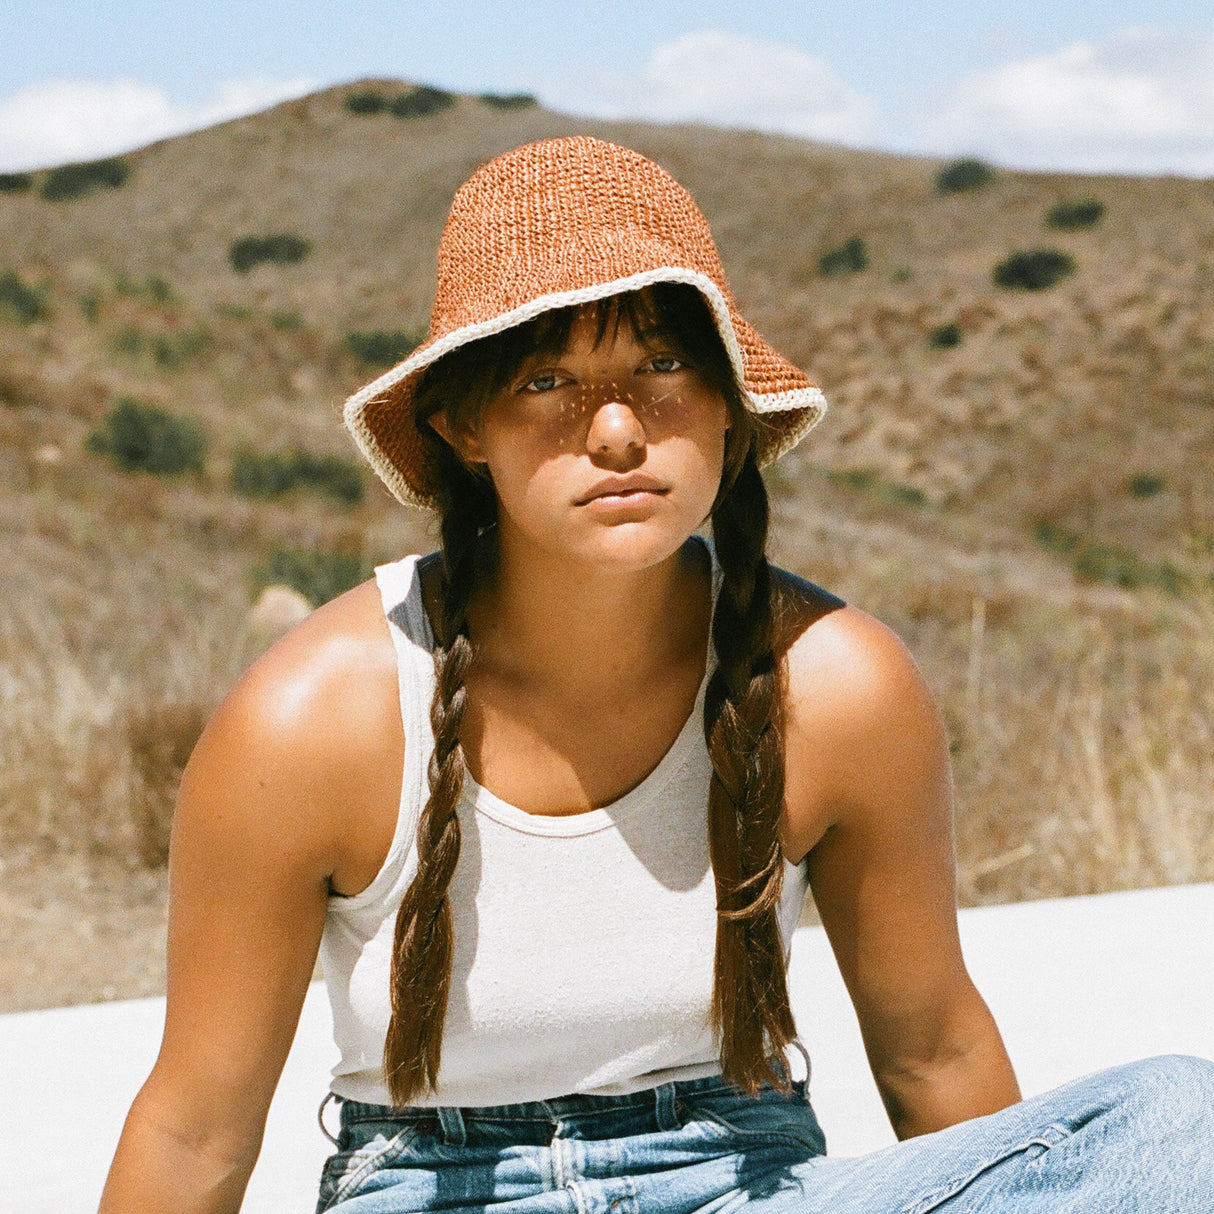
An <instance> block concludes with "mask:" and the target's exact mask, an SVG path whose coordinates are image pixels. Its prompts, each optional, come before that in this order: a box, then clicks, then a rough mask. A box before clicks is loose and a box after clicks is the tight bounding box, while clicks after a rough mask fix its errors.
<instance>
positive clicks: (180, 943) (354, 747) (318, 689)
mask: <svg viewBox="0 0 1214 1214" xmlns="http://www.w3.org/2000/svg"><path fill="white" fill-rule="evenodd" d="M371 590H372V591H374V587H373V586H372V587H371ZM360 593H361V595H362V599H363V600H364V601H365V600H366V598H367V595H366V593H365V590H363V589H362V588H360V590H359V591H355V592H352V595H353V596H354V602H353V603H352V602H350V601H347V602H346V603H345V604H340V605H330V608H328V609H326V608H322V609H321V611H320V612H317V613H315V614H314V616H313V617H311V618H310V619H309V620H308V621H305V623H304V624H303V625H301V626H300V628H299V629H297V630H296V631H295V632H294V633H292V634H291V635H289V636H288V637H287V638H286V639H285V640H284V641H282V642H280V644H279V645H278V646H276V647H275V649H274V650H271V652H270V654H268V655H266V657H264V658H263V659H262V660H261V661H260V662H259V663H257V664H256V665H255V666H254V667H253V668H252V670H250V671H249V672H248V673H247V674H246V675H245V677H244V678H243V679H242V680H241V681H240V683H239V684H238V685H237V686H236V688H234V689H233V691H232V692H231V693H230V694H229V696H228V697H227V698H226V699H225V701H224V703H223V704H222V705H221V706H220V708H219V710H218V712H217V713H216V715H215V717H214V718H213V719H212V721H211V722H210V724H209V725H208V726H207V728H206V730H205V731H204V733H203V735H202V738H201V739H200V740H199V743H198V745H197V747H196V748H195V751H194V754H193V755H192V756H191V758H190V762H189V764H188V766H187V768H186V771H185V774H184V777H183V779H182V785H181V791H180V795H179V798H178V804H177V810H176V814H175V817H174V823H173V839H172V848H171V859H170V896H169V946H168V967H169V968H168V999H167V1007H166V1018H165V1029H164V1039H163V1042H162V1044H161V1049H160V1054H159V1056H158V1058H157V1060H156V1064H155V1067H154V1068H153V1070H152V1073H151V1075H150V1076H149V1078H148V1080H147V1082H146V1083H145V1084H144V1086H143V1088H142V1089H141V1091H140V1092H139V1095H138V1096H137V1097H136V1099H135V1102H134V1104H133V1105H132V1107H131V1111H130V1113H129V1115H128V1117H127V1120H126V1124H125V1127H124V1129H123V1132H122V1137H121V1140H120V1142H119V1146H118V1151H117V1154H116V1155H115V1158H114V1162H113V1165H112V1167H111V1170H110V1175H109V1179H108V1181H107V1183H106V1188H105V1192H104V1195H103V1197H102V1201H101V1211H102V1214H156V1212H158V1211H165V1212H166V1214H167V1212H168V1211H172V1214H194V1212H195V1211H197V1212H199V1214H203V1212H205V1214H219V1212H221V1211H222V1212H228V1211H230V1212H232V1214H235V1212H236V1211H237V1210H239V1208H240V1203H241V1199H242V1196H243V1194H244V1189H245V1185H246V1184H247V1182H248V1178H249V1174H250V1172H251V1171H252V1168H253V1164H254V1163H255V1162H256V1159H257V1154H258V1151H259V1149H260V1146H261V1137H262V1133H263V1130H264V1125H265V1117H266V1112H267V1110H268V1108H269V1104H270V1099H271V1097H272V1095H273V1093H274V1088H275V1086H276V1084H277V1082H278V1078H279V1075H280V1073H281V1070H282V1066H283V1063H284V1061H285V1059H286V1055H287V1051H288V1050H289V1048H290V1045H291V1041H292V1038H293V1036H294V1033H295V1028H296V1024H297V1022H298V1019H299V1013H300V1009H301V1007H302V1004H303V999H304V995H305V993H306V991H307V987H308V982H309V980H310V978H311V975H312V970H313V966H314V964H315V960H316V952H317V947H318V944H319V941H320V935H321V930H322V928H323V925H324V917H325V909H326V905H327V899H328V895H329V886H330V879H331V876H332V874H334V872H335V870H336V869H337V868H338V866H339V865H340V864H341V863H342V861H343V857H345V856H347V855H348V849H347V846H346V843H345V841H344V840H343V834H344V833H345V834H351V833H356V832H351V831H349V830H348V827H349V823H350V815H351V814H353V813H354V812H355V809H356V808H357V807H358V806H357V802H356V800H355V799H354V794H353V790H360V789H361V790H362V791H363V792H364V793H366V794H367V795H368V798H369V799H370V800H371V801H372V803H375V802H376V801H379V802H382V801H383V800H384V799H385V798H391V796H392V792H391V787H390V785H391V784H392V780H391V779H386V777H385V775H384V765H383V763H382V762H379V763H377V762H376V759H377V757H378V756H380V755H382V754H384V753H392V747H391V745H390V744H389V745H388V746H387V747H386V749H385V748H384V742H385V739H388V740H389V742H390V738H391V734H392V731H393V729H395V731H396V735H397V738H398V742H399V741H400V739H399V731H400V720H399V712H398V711H395V708H394V706H395V704H396V691H395V666H394V664H392V665H391V668H390V672H389V670H388V669H387V667H386V666H385V663H384V661H383V652H382V646H381V645H379V644H377V641H376V638H375V637H374V635H373V634H371V635H367V636H360V635H359V632H358V630H357V629H356V628H355V629H352V628H351V627H349V626H348V623H349V621H348V619H345V618H343V612H344V613H345V614H346V616H347V617H348V616H349V615H350V614H351V611H352V608H353V607H356V606H357V604H358V596H359V595H360ZM364 605H365V602H364ZM357 614H358V612H357V611H355V612H354V615H357ZM377 627H378V628H379V629H380V630H381V631H382V632H383V637H382V640H385V641H387V645H388V652H389V655H390V652H391V642H390V640H387V637H386V629H385V628H384V625H383V620H382V615H381V616H380V617H379V621H378V625H377ZM364 631H365V630H364ZM377 679H379V680H380V681H381V683H383V682H384V680H385V679H387V684H386V686H385V687H384V690H386V692H387V699H386V707H387V708H388V717H389V720H388V721H387V722H386V723H385V721H384V720H383V717H384V712H383V708H384V706H385V698H384V695H383V694H379V695H377V694H375V691H376V680H377ZM393 714H395V715H393ZM377 747H378V748H379V749H378V750H377ZM396 753H399V751H397V752H396ZM364 764H369V766H363V765H364ZM360 767H361V768H362V774H361V778H360V774H359V769H360ZM376 771H378V772H379V773H380V775H379V784H382V785H383V787H382V788H381V787H379V785H377V783H376V780H375V779H374V778H372V777H371V776H369V775H368V772H376ZM393 774H394V777H395V795H396V797H399V787H400V785H399V778H400V777H399V771H396V772H395V773H393ZM394 806H395V803H394V802H393V805H392V808H393V810H394ZM362 809H363V811H364V813H365V812H366V809H367V807H366V805H365V804H364V805H363V806H362ZM394 817H395V814H394V812H393V813H392V818H393V819H394ZM343 827H344V828H346V829H345V830H343ZM372 833H374V832H372Z"/></svg>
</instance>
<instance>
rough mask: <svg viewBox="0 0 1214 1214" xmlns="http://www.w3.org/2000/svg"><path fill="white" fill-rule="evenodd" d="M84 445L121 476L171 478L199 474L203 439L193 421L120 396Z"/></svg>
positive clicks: (203, 448) (205, 446)
mask: <svg viewBox="0 0 1214 1214" xmlns="http://www.w3.org/2000/svg"><path fill="white" fill-rule="evenodd" d="M85 445H86V446H87V447H88V449H89V450H90V451H94V452H96V453H97V454H99V455H108V456H109V457H110V458H111V459H112V460H113V461H114V462H115V463H116V464H117V465H118V467H119V468H121V469H122V470H123V471H124V472H154V473H157V474H159V475H162V476H172V475H174V474H176V473H179V472H201V471H202V464H203V459H204V457H205V455H206V449H207V438H206V433H205V431H204V430H203V428H202V424H201V423H200V422H199V421H198V420H197V419H196V418H193V417H189V416H186V415H182V414H172V413H169V412H168V411H167V410H165V409H162V408H161V407H160V406H159V405H150V404H146V403H145V402H143V401H139V400H136V399H135V398H134V397H131V396H124V397H123V398H122V399H121V400H119V401H118V402H117V404H115V405H114V407H113V408H112V409H111V410H110V411H109V413H108V414H107V415H106V418H105V421H104V422H103V423H102V424H101V425H100V426H99V427H98V428H97V429H96V430H94V431H93V432H92V433H91V434H90V435H89V436H88V439H87V440H86V442H85Z"/></svg>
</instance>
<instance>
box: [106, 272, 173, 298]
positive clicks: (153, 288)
mask: <svg viewBox="0 0 1214 1214" xmlns="http://www.w3.org/2000/svg"><path fill="white" fill-rule="evenodd" d="M114 291H115V293H116V294H118V295H127V296H130V297H131V298H133V299H150V300H151V301H152V303H157V304H168V303H173V302H174V300H175V299H176V296H175V295H174V294H173V288H172V287H171V286H169V284H168V283H167V282H166V281H165V280H164V279H163V278H161V277H159V276H158V275H153V276H152V277H151V278H145V279H143V281H140V280H139V279H137V278H131V277H130V276H129V275H127V274H115V275H114Z"/></svg>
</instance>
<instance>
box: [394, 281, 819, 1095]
mask: <svg viewBox="0 0 1214 1214" xmlns="http://www.w3.org/2000/svg"><path fill="white" fill-rule="evenodd" d="M586 306H588V307H593V308H594V315H595V317H596V321H597V326H598V340H600V341H601V340H602V339H603V338H604V337H605V336H606V334H607V333H608V331H609V330H610V331H612V332H614V331H615V328H616V327H618V326H619V325H620V324H625V323H626V324H628V325H630V326H631V328H632V330H633V332H634V333H639V332H640V331H641V330H642V329H646V328H649V327H651V326H653V325H657V326H658V327H660V328H661V329H662V330H663V331H665V332H666V333H667V334H668V335H669V337H670V339H671V341H672V342H673V344H674V345H675V347H676V350H677V351H678V352H679V353H681V354H683V355H684V356H685V357H686V358H687V360H688V362H689V363H690V364H691V365H692V366H694V367H696V368H697V369H698V371H699V372H700V374H701V375H702V376H704V378H705V379H706V380H707V381H708V383H709V384H710V385H711V386H712V387H713V388H715V389H716V390H717V391H718V392H720V394H721V396H722V397H723V398H724V400H725V403H726V405H727V407H728V410H729V415H730V420H731V425H730V428H729V432H728V435H727V439H726V452H725V468H724V472H723V474H722V477H721V486H720V489H719V490H718V493H717V498H716V502H715V504H714V506H713V510H712V515H711V518H712V531H713V538H714V541H715V544H716V550H717V556H718V559H719V561H720V565H721V570H722V573H723V582H722V587H721V592H720V595H719V597H718V600H717V604H716V610H715V613H714V616H713V624H712V641H713V646H714V648H715V650H716V656H717V666H716V669H715V671H714V672H713V675H712V677H711V678H710V680H709V683H708V688H707V692H706V696H705V702H704V735H705V739H706V741H707V745H708V751H709V755H710V756H711V759H712V767H713V776H712V782H711V786H710V791H709V804H708V832H709V847H710V852H711V856H712V867H713V875H714V879H715V882H716V890H717V937H716V956H715V960H714V969H713V999H712V1021H713V1027H714V1030H715V1031H716V1033H717V1036H718V1039H719V1042H720V1057H721V1067H722V1071H723V1073H724V1075H725V1077H726V1079H728V1080H730V1081H731V1082H733V1083H735V1084H737V1085H738V1086H739V1087H741V1088H743V1089H745V1090H746V1091H749V1092H752V1093H753V1092H754V1091H756V1090H757V1089H758V1088H759V1086H760V1085H761V1084H763V1083H765V1082H768V1083H774V1084H777V1085H784V1084H785V1083H786V1080H785V1078H784V1075H783V1071H782V1070H780V1069H777V1067H775V1066H773V1059H774V1058H775V1057H776V1056H777V1055H778V1054H780V1053H781V1052H782V1051H783V1048H784V1046H786V1045H787V1044H788V1042H789V1041H791V1040H792V1038H793V1036H794V1035H795V1027H794V1025H793V1018H792V1011H791V1009H790V1007H789V1001H788V989H787V985H786V981H785V970H784V951H783V942H782V938H781V933H780V924H779V919H778V915H777V912H778V909H779V901H780V892H781V888H782V883H783V876H784V862H783V858H782V854H781V851H780V843H779V839H778V838H777V834H776V827H777V823H778V820H779V817H780V812H781V809H782V806H783V802H784V752H783V746H782V741H781V732H780V715H781V714H780V710H781V700H782V695H781V672H780V665H779V662H778V661H777V659H776V656H775V653H774V650H773V637H772V594H773V589H772V577H771V571H770V568H769V566H768V563H767V556H766V551H765V549H766V542H767V523H768V507H767V493H766V490H765V489H764V486H763V481H762V478H761V477H760V475H759V468H758V462H757V460H756V457H755V449H756V444H755V434H756V427H757V426H758V425H760V424H761V422H760V421H759V419H758V418H756V417H755V415H754V414H753V413H751V412H750V411H749V410H748V409H747V408H746V404H745V401H744V399H743V397H742V394H741V390H740V389H739V387H738V384H737V381H736V379H735V377H734V373H733V369H732V367H731V365H730V363H729V358H728V356H727V354H726V352H725V347H724V344H723V342H722V341H721V337H720V335H719V333H718V331H717V328H716V324H715V322H714V320H713V317H712V313H711V312H710V310H709V308H708V305H707V303H706V302H705V300H704V298H703V296H702V295H701V294H700V293H699V291H697V290H696V289H695V288H694V287H691V286H688V285H686V284H681V283H659V284H656V285H655V286H652V287H649V288H647V289H645V290H644V291H640V292H631V293H628V294H624V295H614V296H610V297H608V298H606V299H603V300H599V301H598V302H597V303H595V304H592V305H586ZM576 314H577V310H576V309H574V308H562V309H559V310H554V311H551V312H546V313H543V314H541V315H540V316H539V317H537V318H536V319H534V320H532V321H530V322H528V323H526V324H524V325H520V326H517V327H516V328H512V329H508V330H506V331H504V332H502V333H498V334H494V335H492V336H490V337H486V338H482V339H481V340H479V341H476V342H470V343H468V344H467V345H466V346H463V347H461V348H460V349H459V350H457V351H455V352H453V353H451V354H448V355H446V356H445V357H444V358H442V359H440V360H439V361H438V362H437V363H435V364H433V365H432V366H431V367H430V368H429V369H428V370H427V372H426V374H425V375H424V376H423V378H422V380H421V382H420V384H419V385H418V389H417V393H416V396H415V417H416V418H417V422H418V426H419V430H420V431H421V432H422V434H423V436H424V438H425V441H426V442H427V443H429V444H432V454H433V456H434V458H435V460H436V461H437V462H438V466H440V467H441V468H442V470H443V478H442V482H443V483H442V486H441V489H440V491H439V493H438V508H439V514H440V518H441V535H442V566H441V578H440V586H441V596H440V597H441V604H440V605H439V610H438V611H436V612H434V611H432V613H431V614H432V617H435V618H434V626H435V639H436V642H437V644H436V648H435V654H434V660H435V672H436V676H437V681H436V686H435V692H434V700H433V703H432V704H431V708H430V722H431V726H432V728H433V731H434V754H433V756H432V758H431V760H430V771H429V779H430V796H429V798H428V800H427V801H426V805H425V808H424V809H423V810H422V814H421V818H420V821H419V823H418V830H417V849H418V871H417V875H416V877H415V878H414V880H413V883H412V884H411V885H410V886H409V889H408V891H407V892H406V894H405V897H404V900H403V901H402V902H401V906H400V910H399V912H398V914H397V917H396V935H395V941H394V944H393V955H392V974H391V998H392V1018H391V1022H390V1024H389V1028H388V1035H387V1039H386V1041H385V1044H384V1071H385V1075H386V1078H387V1082H388V1089H389V1091H390V1093H391V1096H392V1100H393V1102H394V1103H395V1104H396V1105H398V1106H401V1105H405V1104H408V1103H409V1101H410V1100H411V1099H413V1098H414V1097H416V1096H417V1095H419V1094H420V1093H422V1092H424V1091H427V1090H430V1091H432V1090H434V1088H435V1086H436V1084H437V1080H438V1071H439V1065H440V1060H441V1052H442V1033H443V1021H444V1018H445V1015H446V1009H447V996H448V991H449V988H450V983H451V959H452V955H453V951H454V950H453V925H452V917H451V906H450V899H449V898H448V894H447V891H448V888H449V886H450V883H451V878H452V876H453V874H454V872H455V865H456V861H457V860H458V858H459V847H460V829H459V818H458V815H457V813H456V807H457V805H458V802H459V797H460V793H461V791H462V788H463V778H464V772H465V766H464V756H463V751H462V749H461V748H460V742H459V732H460V722H461V721H462V719H463V714H464V708H465V704H466V698H467V697H466V692H465V690H464V679H465V675H466V674H467V670H468V666H469V663H470V662H471V661H472V660H473V649H472V643H471V641H470V640H469V637H468V629H467V621H466V618H465V616H466V611H467V606H468V601H469V599H470V597H471V594H472V590H473V587H474V584H475V576H476V569H477V565H478V547H480V546H483V543H484V541H483V540H482V537H485V539H488V538H489V536H488V534H487V533H490V532H491V530H492V528H493V525H494V523H495V522H496V519H497V499H496V497H495V496H494V492H493V487H492V485H491V484H490V483H489V482H488V480H487V479H486V478H485V477H484V476H483V475H478V474H477V473H476V472H474V471H473V470H471V469H469V468H468V467H467V466H466V465H464V464H463V462H462V461H461V460H460V459H459V458H458V457H457V455H456V454H455V452H454V450H453V449H452V448H451V447H450V446H448V445H447V443H445V442H444V441H443V440H442V439H441V438H439V437H438V435H437V434H436V433H435V432H434V431H433V429H432V427H430V426H429V425H428V424H427V419H429V418H430V417H433V416H434V415H435V414H436V413H438V412H443V413H444V414H445V415H446V417H447V420H448V422H449V423H450V424H451V425H452V426H453V427H454V426H455V425H456V424H457V423H458V422H459V421H461V420H464V419H467V418H470V417H471V418H475V417H476V416H478V415H479V413H480V411H481V410H483V408H484V407H485V404H486V403H487V402H488V400H489V399H490V398H491V397H492V396H493V395H494V394H495V393H496V392H497V391H499V390H500V389H501V388H502V387H504V386H505V384H506V383H507V382H508V381H509V379H510V378H511V377H512V376H513V375H514V374H515V373H516V372H517V370H518V369H519V367H521V365H522V363H523V362H524V360H525V359H527V358H529V357H530V356H532V355H534V354H537V353H550V352H557V351H560V350H562V349H564V347H565V346H566V344H567V343H568V340H569V334H570V330H571V328H572V325H573V321H574V319H575V317H576Z"/></svg>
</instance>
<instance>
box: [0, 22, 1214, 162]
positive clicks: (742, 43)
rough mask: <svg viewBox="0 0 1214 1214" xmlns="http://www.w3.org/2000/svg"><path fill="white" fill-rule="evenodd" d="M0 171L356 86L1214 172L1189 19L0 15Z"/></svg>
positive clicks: (1210, 106) (1210, 25)
mask: <svg viewBox="0 0 1214 1214" xmlns="http://www.w3.org/2000/svg"><path fill="white" fill-rule="evenodd" d="M0 45H3V46H4V47H5V53H4V55H3V56H2V57H0V169H18V168H26V167H36V166H39V165H44V164H51V163H57V162H61V161H64V160H69V159H76V158H84V157H87V156H92V155H102V154H106V153H109V152H115V151H121V150H125V149H127V148H130V147H134V146H138V145H139V144H141V143H145V142H148V141H150V140H152V139H155V138H160V137H162V136H163V135H166V134H172V133H175V132H177V131H180V130H186V129H190V128H192V127H197V126H201V125H206V124H208V123H210V122H214V121H219V120H221V119H223V118H227V117H231V116H233V115H235V114H237V113H242V112H249V111H250V110H253V109H258V108H261V107H263V106H265V105H268V104H272V103H273V102H275V101H277V100H280V99H282V98H284V97H287V96H291V95H296V94H298V93H300V92H304V91H308V90H310V89H313V88H320V87H323V86H325V85H329V84H334V83H338V82H341V81H347V80H352V79H356V78H358V77H362V76H371V75H377V76H393V77H402V78H405V79H412V80H418V81H425V82H428V83H434V84H439V85H443V86H445V87H448V88H452V89H462V90H468V91H484V90H495V91H516V90H523V91H527V92H533V93H536V94H537V95H538V96H539V97H540V99H541V100H543V101H544V102H545V103H546V104H549V105H551V106H552V107H554V108H557V109H561V110H565V111H568V112H574V113H584V114H599V115H610V116H633V117H640V118H653V119H657V120H668V119H669V120H673V119H699V120H703V121H708V122H714V123H717V124H719V125H734V126H747V127H758V128H762V129H771V130H783V131H787V132H790V133H793V134H800V135H804V136H807V137H811V138H820V139H826V140H829V141H831V142H838V143H845V144H849V145H851V146H858V147H877V148H885V149H890V150H902V151H916V152H925V153H932V154H938V155H952V154H959V153H974V154H978V155H983V156H986V157H988V158H990V159H992V160H994V161H997V162H998V163H1001V164H1005V165H1009V166H1023V167H1041V168H1059V169H1066V170H1072V171H1124V172H1138V173H1157V172H1178V173H1185V174H1189V175H1199V176H1214V11H1212V9H1211V5H1210V4H1209V0H1205V2H1204V3H1203V2H1198V0H1156V2H1155V3H1152V4H1150V5H1147V4H1143V3H1131V2H1129V0H1103V2H1100V3H1095V2H1085V0H1053V2H1051V3H1046V2H1045V0H1021V2H1020V3H1017V4H1013V3H1010V2H1009V0H1002V2H1001V3H994V2H990V0H939V2H937V3H930V4H928V3H923V4H916V3H906V4H900V5H893V4H885V5H874V4H867V5H866V4H862V3H857V2H856V0H810V2H807V0H762V2H761V3H749V4H747V3H741V2H739V0H733V2H731V3H724V2H722V0H702V2H700V3H691V2H688V0H647V2H645V3H634V4H623V3H618V2H616V0H596V2H594V3H584V2H581V0H563V2H560V0H529V2H527V3H520V2H517V0H515V2H512V0H473V2H469V3H458V2H457V0H452V2H450V3H446V4H444V3H433V2H430V0H421V2H417V3H399V2H398V3H389V2H388V0H363V2H359V0H347V2H345V3H342V4H340V5H339V4H336V3H332V0H329V2H327V3H322V2H321V0H300V2H297V3H285V2H281V0H253V2H250V0H241V2H239V3H237V2H235V0H192V2H191V3H189V4H184V3H183V4H165V3H164V2H163V0H160V2H159V3H153V0H126V2H125V3H116V4H115V3H112V4H106V5H103V4H98V3H84V2H82V0H38V2H34V0H7V3H6V4H5V5H4V6H3V8H0Z"/></svg>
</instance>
